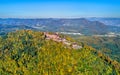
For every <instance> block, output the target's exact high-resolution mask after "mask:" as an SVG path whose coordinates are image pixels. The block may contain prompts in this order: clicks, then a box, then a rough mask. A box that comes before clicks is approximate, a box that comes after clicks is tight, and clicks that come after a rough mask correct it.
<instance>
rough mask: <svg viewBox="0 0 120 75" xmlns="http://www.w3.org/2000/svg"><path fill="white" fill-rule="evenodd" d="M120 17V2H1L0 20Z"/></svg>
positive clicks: (10, 0)
mask: <svg viewBox="0 0 120 75" xmlns="http://www.w3.org/2000/svg"><path fill="white" fill-rule="evenodd" d="M79 17H117V18H118V17H120V0H0V18H79Z"/></svg>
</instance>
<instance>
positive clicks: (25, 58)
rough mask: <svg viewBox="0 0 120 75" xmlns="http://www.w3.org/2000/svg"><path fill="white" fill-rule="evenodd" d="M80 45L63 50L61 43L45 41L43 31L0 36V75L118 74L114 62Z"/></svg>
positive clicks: (90, 48)
mask: <svg viewBox="0 0 120 75" xmlns="http://www.w3.org/2000/svg"><path fill="white" fill-rule="evenodd" d="M51 34H52V33H51ZM62 37H63V36H62ZM66 38H67V39H69V41H73V40H71V38H70V37H66ZM81 45H82V46H83V48H81V49H73V48H71V47H67V46H66V45H64V44H63V43H62V42H56V41H54V40H52V39H49V40H47V39H45V35H44V33H43V32H37V31H31V30H21V31H16V32H10V33H8V34H6V35H4V36H2V37H0V75H118V74H120V65H119V63H118V62H117V61H114V60H111V59H110V58H109V57H107V56H105V55H104V54H102V53H101V52H97V51H96V50H95V49H94V48H92V47H90V46H87V45H85V44H84V45H83V44H81Z"/></svg>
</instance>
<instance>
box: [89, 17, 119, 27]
mask: <svg viewBox="0 0 120 75" xmlns="http://www.w3.org/2000/svg"><path fill="white" fill-rule="evenodd" d="M88 20H90V21H99V22H102V23H104V24H105V25H111V26H120V18H88Z"/></svg>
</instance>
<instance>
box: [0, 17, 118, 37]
mask: <svg viewBox="0 0 120 75" xmlns="http://www.w3.org/2000/svg"><path fill="white" fill-rule="evenodd" d="M0 26H2V27H1V28H0V30H1V31H3V30H5V31H12V30H18V29H22V28H23V29H32V30H37V31H50V32H76V33H82V34H85V35H93V34H106V33H108V32H115V33H118V32H120V29H119V28H120V27H116V26H109V25H105V24H104V23H101V22H99V21H89V20H87V19H85V18H75V19H56V18H48V19H47V18H46V19H12V18H9V19H0Z"/></svg>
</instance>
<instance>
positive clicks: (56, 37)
mask: <svg viewBox="0 0 120 75" xmlns="http://www.w3.org/2000/svg"><path fill="white" fill-rule="evenodd" d="M44 36H45V39H48V40H49V39H52V40H53V41H56V42H62V43H63V44H65V45H67V46H71V47H72V48H73V49H81V48H82V46H80V45H78V44H77V43H75V42H70V41H68V40H66V39H65V38H61V37H60V36H59V34H58V33H55V34H49V33H48V32H44Z"/></svg>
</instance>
